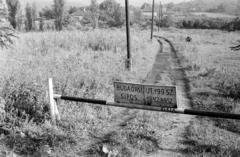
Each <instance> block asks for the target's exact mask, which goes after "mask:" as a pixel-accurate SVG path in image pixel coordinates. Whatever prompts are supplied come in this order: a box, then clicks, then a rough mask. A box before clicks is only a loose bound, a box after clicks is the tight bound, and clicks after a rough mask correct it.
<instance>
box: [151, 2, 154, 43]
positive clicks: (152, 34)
mask: <svg viewBox="0 0 240 157" xmlns="http://www.w3.org/2000/svg"><path fill="white" fill-rule="evenodd" d="M154 3H155V2H154V0H153V2H152V28H151V40H152V39H153V22H154V21H153V20H154V7H155V4H154Z"/></svg>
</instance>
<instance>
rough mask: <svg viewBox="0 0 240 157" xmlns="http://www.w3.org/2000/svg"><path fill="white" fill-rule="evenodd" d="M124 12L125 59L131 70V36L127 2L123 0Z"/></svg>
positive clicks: (127, 66)
mask: <svg viewBox="0 0 240 157" xmlns="http://www.w3.org/2000/svg"><path fill="white" fill-rule="evenodd" d="M125 12H126V33H127V60H126V68H127V69H128V70H129V71H131V70H132V58H131V37H130V20H129V3H128V0H125Z"/></svg>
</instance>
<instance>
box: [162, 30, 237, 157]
mask: <svg viewBox="0 0 240 157" xmlns="http://www.w3.org/2000/svg"><path fill="white" fill-rule="evenodd" d="M162 34H163V36H165V37H168V38H169V39H171V40H172V41H174V42H175V45H176V46H177V49H178V51H179V53H180V54H181V55H182V56H183V59H182V62H183V65H184V68H185V71H186V73H187V75H188V78H189V80H190V85H191V94H192V97H193V106H192V108H194V109H201V110H208V111H219V112H230V113H238V114H239V113H240V110H239V105H240V100H239V94H240V88H239V87H240V72H239V69H240V65H239V60H240V53H239V51H235V52H234V51H231V50H230V48H229V47H230V46H232V45H235V44H236V43H237V42H236V41H237V40H238V38H239V32H234V33H228V32H222V31H215V30H205V31H204V30H189V31H185V30H172V31H171V32H170V31H166V32H163V33H162ZM184 35H190V36H191V37H192V39H193V41H192V42H191V43H186V42H185V41H184V37H185V36H184ZM239 133H240V132H239V123H238V121H237V120H236V121H235V120H223V119H213V118H212V119H209V118H203V117H197V119H196V120H193V121H192V124H191V125H190V126H189V127H187V128H186V135H185V136H186V140H185V141H183V143H185V144H186V145H188V148H186V149H184V150H182V152H183V153H184V154H185V155H186V156H218V157H219V156H235V157H237V156H239V152H240V148H239V142H240V141H239Z"/></svg>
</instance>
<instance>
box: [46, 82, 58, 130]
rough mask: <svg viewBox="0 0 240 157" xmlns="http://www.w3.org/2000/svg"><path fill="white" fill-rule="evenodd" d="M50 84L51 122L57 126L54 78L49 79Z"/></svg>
mask: <svg viewBox="0 0 240 157" xmlns="http://www.w3.org/2000/svg"><path fill="white" fill-rule="evenodd" d="M48 84H49V99H50V104H49V105H50V114H51V120H52V123H53V124H54V125H55V124H56V118H55V102H54V101H55V100H54V97H53V81H52V78H49V80H48Z"/></svg>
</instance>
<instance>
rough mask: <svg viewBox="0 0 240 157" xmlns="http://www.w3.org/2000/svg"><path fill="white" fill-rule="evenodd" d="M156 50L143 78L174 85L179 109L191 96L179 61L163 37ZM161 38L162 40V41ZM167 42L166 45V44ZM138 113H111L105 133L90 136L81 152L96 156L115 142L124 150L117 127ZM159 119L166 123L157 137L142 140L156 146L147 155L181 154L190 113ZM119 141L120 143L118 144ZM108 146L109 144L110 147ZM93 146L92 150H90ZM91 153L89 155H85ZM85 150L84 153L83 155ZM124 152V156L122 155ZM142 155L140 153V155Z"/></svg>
mask: <svg viewBox="0 0 240 157" xmlns="http://www.w3.org/2000/svg"><path fill="white" fill-rule="evenodd" d="M158 40H159V44H160V49H159V52H158V54H157V56H156V60H155V63H154V65H153V67H152V70H151V71H150V72H149V74H148V75H147V77H146V81H145V83H147V84H155V85H176V86H177V93H178V95H177V101H178V107H179V108H189V107H190V102H191V99H190V98H189V96H188V91H189V87H188V82H187V80H186V79H185V73H184V71H183V70H182V68H181V62H180V60H179V57H178V56H177V51H176V50H175V49H174V47H173V45H172V43H171V42H170V41H168V40H167V39H160V38H158ZM162 41H164V42H162ZM169 44H170V46H169ZM138 114H139V110H129V109H123V111H122V112H120V113H119V114H117V115H115V116H114V117H115V118H114V117H113V120H112V122H113V123H112V124H109V126H111V127H110V128H109V129H108V130H107V131H106V132H105V133H103V134H100V135H98V136H97V137H96V136H95V135H92V138H94V139H95V140H94V142H93V143H92V144H91V146H90V148H91V149H90V150H88V151H87V152H85V155H89V156H91V155H93V154H95V155H96V153H98V155H99V156H102V154H101V151H102V150H101V149H102V147H103V145H107V146H106V147H108V146H109V145H111V146H113V147H114V145H115V147H116V145H118V147H121V149H122V150H124V149H125V146H124V144H122V143H121V142H120V141H119V139H117V138H118V137H119V135H118V134H121V133H119V132H121V130H124V129H125V127H126V126H127V125H128V123H131V121H132V120H134V119H135V118H136V117H137V116H138ZM158 114H159V117H160V119H157V121H161V118H163V117H164V120H165V121H166V119H167V123H168V126H167V127H165V126H163V127H162V128H157V129H158V131H159V132H160V133H161V139H160V140H159V139H155V137H154V136H153V137H145V139H144V140H149V141H151V142H152V147H155V148H156V151H154V152H152V153H148V154H149V155H144V156H150V157H157V156H159V157H182V156H184V155H183V154H182V153H181V152H182V150H184V149H186V146H185V145H184V142H183V141H185V138H184V135H186V133H185V130H186V129H185V128H186V127H187V126H189V125H190V121H191V119H193V118H194V116H186V115H177V114H169V113H158ZM120 143H121V144H120ZM111 146H110V147H111ZM92 148H93V149H92ZM89 152H92V153H93V154H91V153H90V154H89ZM86 153H87V154H86ZM123 154H124V155H123ZM130 154H131V153H129V154H128V152H121V153H120V156H126V157H128V156H131V155H130ZM141 156H142V155H141Z"/></svg>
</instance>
